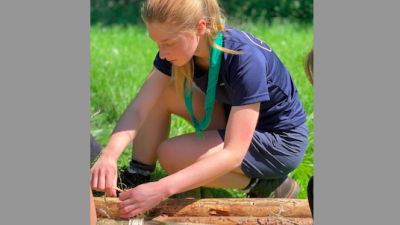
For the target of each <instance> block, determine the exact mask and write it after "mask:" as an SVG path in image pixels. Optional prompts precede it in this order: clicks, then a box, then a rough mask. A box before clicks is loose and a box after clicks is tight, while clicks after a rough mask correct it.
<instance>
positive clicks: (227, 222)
mask: <svg viewBox="0 0 400 225" xmlns="http://www.w3.org/2000/svg"><path fill="white" fill-rule="evenodd" d="M97 224H98V225H100V224H101V225H129V220H122V219H98V221H97ZM164 224H168V225H174V224H176V225H178V224H179V225H185V224H186V225H191V224H192V225H200V224H204V225H205V224H220V225H236V224H240V225H260V224H262V225H313V224H314V223H313V219H312V218H297V217H290V218H284V217H278V216H275V217H272V216H271V217H233V216H231V217H164V216H160V217H156V218H154V219H152V220H149V219H147V220H145V221H144V222H143V225H164Z"/></svg>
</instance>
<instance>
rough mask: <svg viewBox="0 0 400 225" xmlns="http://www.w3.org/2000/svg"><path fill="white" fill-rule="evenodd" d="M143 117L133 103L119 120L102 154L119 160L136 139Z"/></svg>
mask: <svg viewBox="0 0 400 225" xmlns="http://www.w3.org/2000/svg"><path fill="white" fill-rule="evenodd" d="M143 117H144V116H143V115H142V113H140V111H139V110H137V109H136V106H135V104H134V102H132V103H131V104H130V105H129V106H128V107H127V109H126V110H125V112H124V113H123V114H122V116H121V117H120V119H119V120H118V123H117V125H116V126H115V128H114V131H113V133H112V135H111V137H110V140H109V141H108V143H107V146H106V147H105V148H104V150H103V153H102V154H108V155H109V156H111V157H113V158H115V159H116V160H117V159H118V157H119V156H120V155H121V154H122V152H123V150H124V149H125V148H126V147H127V146H128V145H129V144H130V143H131V142H132V141H133V139H134V138H135V136H136V133H137V130H138V129H139V128H140V126H141V124H142V123H143V121H144V118H143Z"/></svg>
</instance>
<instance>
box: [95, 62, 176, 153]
mask: <svg viewBox="0 0 400 225" xmlns="http://www.w3.org/2000/svg"><path fill="white" fill-rule="evenodd" d="M170 81H171V78H170V77H168V76H166V75H164V74H162V73H161V72H160V71H159V70H157V69H156V68H154V67H153V69H152V71H151V72H150V74H149V76H148V78H147V80H146V81H145V83H144V84H143V86H142V87H141V89H140V91H139V93H138V94H137V95H136V97H135V98H134V99H133V100H132V102H131V103H130V104H129V105H128V107H127V108H126V110H125V111H124V113H123V114H122V116H121V117H120V119H119V120H118V123H117V125H116V126H115V128H114V131H113V133H112V135H111V138H110V140H109V141H108V144H107V146H106V147H105V148H104V150H103V153H102V154H108V155H110V156H111V157H113V158H114V159H116V160H117V159H118V157H119V156H120V155H121V153H122V151H123V150H124V149H125V148H126V147H127V146H128V145H129V144H130V143H131V142H132V141H133V139H134V138H135V136H136V134H137V131H138V130H139V129H140V127H141V126H142V124H143V122H144V121H145V120H146V118H147V115H149V112H150V110H151V109H152V108H153V107H154V105H155V103H156V102H157V100H158V99H159V98H160V96H161V94H162V93H163V92H164V90H165V89H166V87H167V86H168V84H169V82H170Z"/></svg>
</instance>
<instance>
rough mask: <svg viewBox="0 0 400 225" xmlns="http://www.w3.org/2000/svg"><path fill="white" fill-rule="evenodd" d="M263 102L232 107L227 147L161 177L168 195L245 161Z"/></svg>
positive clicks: (230, 169)
mask: <svg viewBox="0 0 400 225" xmlns="http://www.w3.org/2000/svg"><path fill="white" fill-rule="evenodd" d="M259 109H260V104H259V103H256V104H251V105H244V106H235V107H232V111H231V114H230V117H229V120H228V125H227V129H226V134H225V144H224V149H222V150H221V151H219V152H217V153H215V154H213V155H211V156H210V157H207V158H205V159H203V160H201V161H198V162H196V163H195V164H193V165H191V166H189V167H187V168H185V169H183V170H181V171H179V172H177V173H175V174H172V175H170V176H168V177H165V178H163V179H161V180H160V181H159V182H160V184H161V185H162V186H163V187H165V190H166V195H167V196H170V195H173V194H176V193H180V192H183V191H187V190H190V189H193V188H196V187H199V186H202V185H205V184H207V183H209V182H210V181H212V180H214V179H216V178H218V177H220V176H222V175H224V174H226V173H229V172H230V171H232V170H234V169H235V168H237V167H239V166H240V164H241V163H242V161H243V159H244V156H245V155H246V152H247V150H248V148H249V146H250V142H251V139H252V137H253V133H254V130H255V127H256V124H257V120H258V115H259Z"/></svg>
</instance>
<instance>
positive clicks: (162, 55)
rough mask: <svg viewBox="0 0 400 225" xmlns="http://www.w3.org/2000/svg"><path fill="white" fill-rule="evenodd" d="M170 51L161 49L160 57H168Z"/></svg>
mask: <svg viewBox="0 0 400 225" xmlns="http://www.w3.org/2000/svg"><path fill="white" fill-rule="evenodd" d="M167 55H168V53H167V52H166V51H163V50H161V49H160V58H161V59H165V58H166V57H167Z"/></svg>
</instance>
